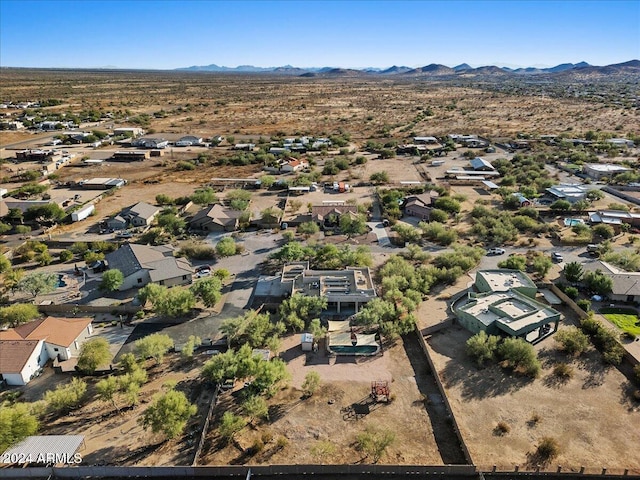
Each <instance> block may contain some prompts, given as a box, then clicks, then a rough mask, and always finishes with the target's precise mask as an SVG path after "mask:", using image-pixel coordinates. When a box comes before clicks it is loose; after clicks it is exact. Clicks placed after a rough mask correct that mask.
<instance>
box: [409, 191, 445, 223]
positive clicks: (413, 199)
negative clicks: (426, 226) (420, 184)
mask: <svg viewBox="0 0 640 480" xmlns="http://www.w3.org/2000/svg"><path fill="white" fill-rule="evenodd" d="M437 198H438V192H436V191H434V190H432V191H430V192H428V193H422V194H420V195H412V196H410V197H407V198H406V199H405V201H404V214H405V215H407V216H409V217H416V218H419V219H420V220H425V221H429V218H431V209H432V207H433V203H434V202H435V201H436V200H437Z"/></svg>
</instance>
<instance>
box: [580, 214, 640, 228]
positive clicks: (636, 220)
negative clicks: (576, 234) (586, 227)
mask: <svg viewBox="0 0 640 480" xmlns="http://www.w3.org/2000/svg"><path fill="white" fill-rule="evenodd" d="M589 222H590V223H591V224H592V225H597V224H599V223H603V224H605V225H611V226H612V227H614V228H618V227H620V226H621V225H622V224H623V223H626V224H628V225H631V226H632V227H640V213H633V212H627V211H625V210H598V211H596V212H589Z"/></svg>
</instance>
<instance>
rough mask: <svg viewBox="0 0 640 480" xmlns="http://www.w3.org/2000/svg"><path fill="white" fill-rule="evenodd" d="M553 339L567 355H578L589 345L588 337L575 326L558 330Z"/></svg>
mask: <svg viewBox="0 0 640 480" xmlns="http://www.w3.org/2000/svg"><path fill="white" fill-rule="evenodd" d="M554 340H555V341H556V342H558V343H559V344H560V345H561V348H562V349H563V350H564V351H565V352H567V353H568V354H569V355H580V354H581V353H582V352H584V351H585V350H586V349H587V348H588V347H589V337H587V336H586V335H585V334H584V333H583V332H581V331H580V330H579V329H578V328H577V327H569V328H565V329H562V330H560V331H559V332H557V333H556V334H555V336H554Z"/></svg>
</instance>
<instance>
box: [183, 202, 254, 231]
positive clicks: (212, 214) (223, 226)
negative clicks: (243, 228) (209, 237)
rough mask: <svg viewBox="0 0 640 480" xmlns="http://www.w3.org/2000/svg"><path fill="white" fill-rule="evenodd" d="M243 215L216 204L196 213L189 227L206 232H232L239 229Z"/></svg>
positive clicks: (239, 211) (241, 212)
mask: <svg viewBox="0 0 640 480" xmlns="http://www.w3.org/2000/svg"><path fill="white" fill-rule="evenodd" d="M243 213H244V212H243V211H241V210H234V209H232V208H228V207H224V206H222V205H220V204H219V203H216V204H215V205H212V206H210V207H205V208H203V209H202V210H200V211H199V212H198V213H196V214H195V215H194V216H193V218H192V219H191V221H190V222H189V227H190V228H192V229H193V230H203V231H205V232H232V231H234V230H237V229H238V226H239V223H240V218H241V217H242V215H243Z"/></svg>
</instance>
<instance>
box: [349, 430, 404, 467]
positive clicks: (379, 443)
mask: <svg viewBox="0 0 640 480" xmlns="http://www.w3.org/2000/svg"><path fill="white" fill-rule="evenodd" d="M395 439H396V435H395V433H393V432H392V431H391V430H387V429H383V430H374V429H372V428H367V429H366V430H365V431H364V432H362V433H359V434H358V435H357V437H356V448H357V449H358V450H359V451H361V452H363V453H364V454H365V455H366V456H367V457H371V458H372V460H373V463H378V460H380V458H381V457H382V455H384V452H385V451H386V449H387V448H389V446H391V445H392V444H393V442H394V441H395Z"/></svg>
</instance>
